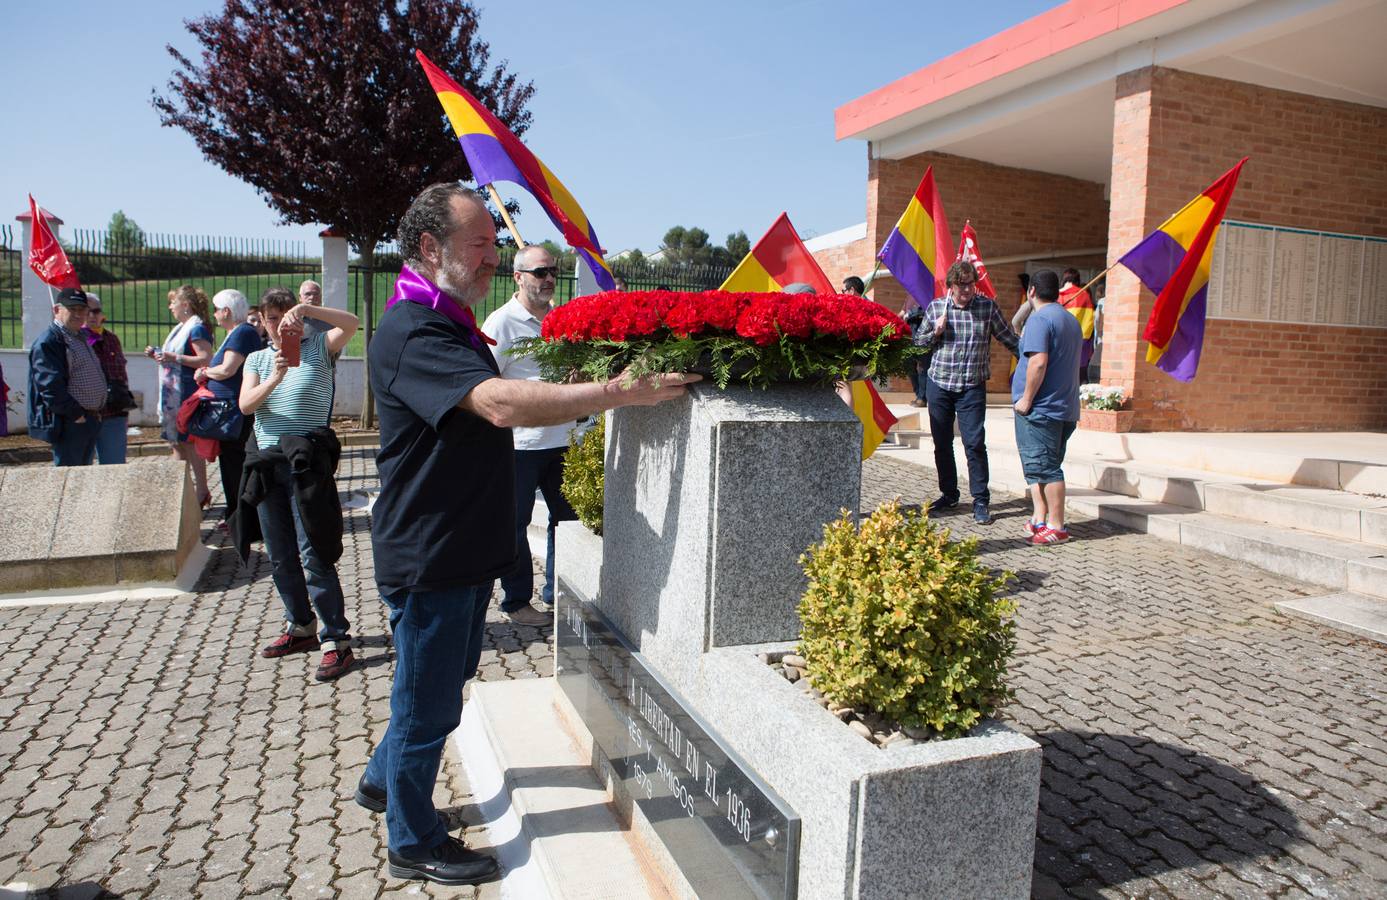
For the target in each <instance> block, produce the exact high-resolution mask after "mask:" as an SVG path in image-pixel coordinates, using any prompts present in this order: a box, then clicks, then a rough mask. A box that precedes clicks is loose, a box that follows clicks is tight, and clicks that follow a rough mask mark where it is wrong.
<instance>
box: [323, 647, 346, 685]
mask: <svg viewBox="0 0 1387 900" xmlns="http://www.w3.org/2000/svg"><path fill="white" fill-rule="evenodd" d="M354 662H356V660H355V659H353V658H352V648H350V647H348V648H347V649H345V650H329V651H327V652H326V653H324V654H323V661H322V662H320V663H318V671H316V672H314V673H313V677H314V678H316V679H318V680H319V681H333V680H335V679H338V678H341V677H342V676H343V675H346V674H347V673H348V672H350V671H351V668H352V663H354Z"/></svg>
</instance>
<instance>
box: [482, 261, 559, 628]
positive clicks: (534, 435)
mask: <svg viewBox="0 0 1387 900" xmlns="http://www.w3.org/2000/svg"><path fill="white" fill-rule="evenodd" d="M558 277H559V266H558V264H557V263H556V262H555V260H554V256H553V254H551V253H550V252H549V251H548V250H546V249H545V248H544V247H541V246H540V245H538V244H531V245H530V246H528V247H525V248H523V249H521V250H520V251H519V252H517V253H516V254H515V264H514V278H515V293H514V294H512V295H511V298H510V300H508V301H507V302H506V304H505V305H504V306H502V307H501V308H500V309H498V310H496V311H495V312H493V313H492V314H491V315H489V316H487V317H486V321H485V322H484V323H482V333H483V334H485V335H486V336H487V337H489V338H491V339H492V340H494V341H495V342H496V346H495V347H494V348H492V353H493V355H495V357H496V366H497V368H499V369H500V372H501V377H502V378H519V379H523V380H525V381H540V380H541V379H540V374H539V364H538V363H536V362H535V361H534V360H533V359H532V358H530V357H528V356H512V355H511V352H510V350H511V347H513V346H514V345H515V343H516V341H519V340H520V339H522V338H531V337H539V329H540V323H542V322H543V321H544V316H545V315H546V314H547V313H548V312H549V308H550V304H551V303H553V300H554V288H555V286H556V285H557V283H558ZM573 425H574V423H573V422H564V423H563V424H561V425H547V426H543V427H539V428H523V427H515V428H512V429H511V435H512V438H513V440H514V441H515V541H516V548H517V552H518V553H519V556H518V557H517V558H516V562H515V568H514V569H512V570H511V571H510V572H508V573H507V574H505V575H502V576H501V612H503V613H505V614H506V615H507V616H508V617H509V618H510V620H511V621H512V622H514V623H515V624H517V625H532V626H536V627H543V626H545V625H550V624H552V623H553V618H554V613H553V608H554V531H555V529H556V528H557V527H558V523H560V522H566V521H569V520H572V519H576V518H577V517H578V516H577V515H576V514H575V513H574V512H573V507H571V506H569V504H568V501H567V500H565V499H564V496H563V492H562V491H560V490H559V485H560V484H561V483H562V482H563V458H564V453H565V452H566V451H567V450H568V436H569V432H570V431H572V430H573ZM536 489H538V490H539V491H540V493H541V494H543V496H544V505H545V507H547V508H548V510H549V529H548V531H549V533H548V537H547V539H546V542H545V552H544V587H543V589H542V590H541V591H540V599H541V600H542V601H543V602H544V604H545V605H544V611H541V610H539V609H536V608H535V607H533V606H531V605H530V597H531V596H532V595H533V594H534V591H535V574H534V565H533V563H531V561H530V549H529V543H528V539H527V538H526V536H525V533H526V530H527V529H528V528H529V527H530V519H531V518H532V517H533V513H534V506H535V491H536Z"/></svg>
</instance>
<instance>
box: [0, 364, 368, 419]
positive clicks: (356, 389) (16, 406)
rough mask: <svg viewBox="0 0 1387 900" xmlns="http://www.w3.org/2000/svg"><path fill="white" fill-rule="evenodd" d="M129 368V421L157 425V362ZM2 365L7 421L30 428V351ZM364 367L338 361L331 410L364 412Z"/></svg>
mask: <svg viewBox="0 0 1387 900" xmlns="http://www.w3.org/2000/svg"><path fill="white" fill-rule="evenodd" d="M125 359H126V370H127V372H128V373H129V375H130V390H131V391H133V392H134V393H135V397H136V399H138V400H139V401H140V406H139V408H138V409H133V410H131V411H130V424H131V425H139V426H141V427H143V426H150V427H155V426H157V425H158V422H159V408H158V407H159V375H158V371H157V370H158V363H156V362H154V360H152V359H149V358H148V357H146V356H145V355H144V354H142V353H139V354H133V353H127V354H125ZM0 368H3V369H4V370H5V383H6V384H8V385H9V386H10V407H11V408H10V409H9V410H8V411H7V413H8V422H9V427H10V434H17V433H19V432H21V431H27V430H28V428H29V423H28V421H27V415H28V414H27V413H26V412H25V404H26V402H27V400H28V393H29V351H27V350H0ZM364 374H365V367H364V366H363V365H362V360H361V359H360V358H359V357H343V358H342V359H339V360H338V361H337V393H336V396H335V398H334V402H333V407H332V411H333V413H334V414H336V415H339V416H359V415H361V396H362V391H363V389H364V387H365V385H364V382H363V380H362V379H363V376H364Z"/></svg>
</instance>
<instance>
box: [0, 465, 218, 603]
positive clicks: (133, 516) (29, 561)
mask: <svg viewBox="0 0 1387 900" xmlns="http://www.w3.org/2000/svg"><path fill="white" fill-rule="evenodd" d="M200 522H201V512H200V510H199V508H198V505H197V500H196V498H195V494H194V490H193V485H192V479H191V477H190V476H189V474H188V472H187V465H186V464H185V463H183V462H180V461H177V460H171V459H170V460H143V461H141V462H139V463H131V464H126V465H123V466H81V467H70V468H68V467H65V468H50V467H46V466H21V467H7V468H0V594H7V593H20V592H35V591H71V590H75V589H83V588H90V587H98V586H111V585H137V584H159V585H175V584H181V586H183V587H184V588H186V587H188V586H190V585H189V584H188V582H189V581H190V580H193V579H195V578H196V574H197V572H196V571H194V570H200V568H201V562H202V561H203V559H204V557H203V556H202V554H200V553H199V552H198V549H199V548H200V547H201V543H200V542H199V540H198V529H199V524H200ZM180 573H181V575H182V577H181V578H180Z"/></svg>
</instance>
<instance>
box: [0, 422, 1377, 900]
mask: <svg viewBox="0 0 1387 900" xmlns="http://www.w3.org/2000/svg"><path fill="white" fill-rule="evenodd" d="M372 453H373V451H372V450H370V449H368V448H351V449H349V450H348V451H347V452H346V454H345V455H344V458H343V468H342V478H341V482H340V483H341V487H342V489H343V490H346V491H363V490H366V489H368V488H372V487H374V486H375V469H374V465H373V463H372ZM932 485H933V473H931V472H929V471H928V470H925V469H920V468H918V467H915V466H911V465H908V464H905V463H902V462H900V461H896V460H890V459H877V460H872V461H870V462H869V463H868V464H867V465H866V466H865V468H864V480H863V501H864V502H863V505H864V507H869V506H872V505H875V503H877V502H879V501H881V500H883V499H885V498H887V497H889V496H892V495H896V494H899V495H901V496H902V497H903V498H904V499H905V500H906V501H907V502H920V501H922V500H924V499H927V498H928V496H930V494H931V490H930V488H931V487H932ZM994 510H995V511H996V512H997V513H998V514H999V519H998V521H997V522H996V523H995V524H993V525H991V526H988V527H985V528H979V527H977V526H974V525H973V523H972V521H971V518H970V517H968V516H967V515H959V516H954V517H950V518H948V519H946V520H945V523H946V524H948V525H949V526H951V527H954V528H955V530H956V531H957V532H959V533H960V534H967V535H975V536H977V537H978V538H979V539H980V548H981V550H982V552H983V553H984V554H985V556H986V559H987V560H988V562H989V563H990V564H991V565H993V566H995V567H997V568H998V569H1009V570H1011V571H1014V572H1016V573H1017V578H1018V580H1017V589H1016V594H1015V596H1016V599H1017V601H1018V604H1019V606H1020V614H1019V619H1018V621H1019V629H1018V631H1019V638H1020V647H1019V654H1018V657H1017V659H1016V662H1015V664H1014V666H1013V672H1014V675H1013V684H1014V686H1015V689H1016V700H1015V701H1014V702H1013V703H1012V704H1010V705H1009V706H1008V707H1007V709H1006V717H1007V718H1008V719H1009V720H1010V721H1012V722H1013V723H1014V724H1015V725H1016V726H1017V727H1019V728H1021V729H1023V730H1024V731H1026V732H1028V733H1030V734H1033V735H1035V736H1036V738H1037V739H1038V740H1039V741H1040V742H1041V744H1042V745H1043V746H1044V750H1045V770H1044V771H1045V774H1044V785H1043V788H1042V793H1041V809H1040V818H1039V825H1038V838H1039V841H1038V845H1037V853H1036V873H1035V893H1036V895H1037V896H1041V897H1048V896H1057V895H1064V894H1070V895H1077V896H1094V895H1102V896H1136V897H1148V896H1150V897H1165V896H1178V897H1196V896H1210V897H1213V896H1268V895H1289V896H1296V895H1307V894H1309V895H1314V896H1321V897H1362V896H1374V895H1376V896H1381V895H1383V894H1387V736H1384V731H1387V728H1384V723H1387V648H1384V647H1382V646H1380V645H1376V644H1372V643H1370V642H1367V641H1359V640H1355V639H1352V638H1349V637H1345V636H1342V635H1339V634H1337V633H1335V632H1332V631H1329V630H1326V629H1322V628H1318V627H1316V626H1312V625H1309V624H1305V623H1302V622H1299V621H1297V620H1290V619H1284V618H1281V617H1278V616H1277V615H1275V614H1274V613H1273V612H1272V610H1271V607H1270V604H1271V601H1272V600H1274V599H1276V598H1279V597H1283V596H1288V595H1293V594H1297V593H1303V592H1307V591H1308V590H1310V589H1309V588H1307V587H1305V586H1303V585H1298V584H1295V583H1293V582H1288V581H1286V580H1285V579H1280V578H1276V577H1274V576H1270V575H1267V574H1266V573H1263V572H1261V571H1259V570H1256V569H1253V568H1250V567H1248V566H1245V565H1241V564H1238V563H1233V562H1229V561H1227V560H1224V559H1221V558H1219V557H1214V556H1209V555H1206V554H1202V553H1198V552H1195V551H1191V550H1188V549H1186V548H1182V547H1179V546H1177V545H1173V544H1168V543H1165V542H1162V541H1159V540H1157V539H1155V538H1150V537H1148V536H1145V535H1137V534H1131V533H1126V532H1123V531H1121V530H1120V529H1117V528H1115V527H1113V526H1110V525H1108V524H1107V523H1103V522H1096V521H1089V522H1081V523H1078V524H1077V525H1076V527H1075V529H1074V530H1075V533H1076V535H1077V536H1078V537H1079V538H1080V540H1077V541H1075V542H1074V543H1072V544H1069V545H1067V546H1063V547H1054V548H1047V549H1035V548H1029V547H1025V546H1023V545H1022V543H1021V541H1020V540H1019V538H1018V537H1017V535H1018V534H1019V530H1020V525H1021V522H1022V521H1023V516H1024V514H1025V513H1024V508H1023V506H1022V504H1021V502H1020V501H1018V500H1007V501H1005V502H1003V498H999V502H998V503H997V505H996V506H995V507H994ZM211 525H212V521H211V520H210V518H209V520H208V522H207V523H206V526H207V533H208V535H209V540H211V541H212V542H214V543H215V544H217V550H216V551H215V554H214V558H213V561H212V563H211V565H209V567H208V570H207V572H206V574H205V575H204V577H203V579H202V582H201V583H200V584H199V590H198V592H197V593H196V594H195V595H190V596H184V597H181V598H178V599H173V600H149V601H142V602H129V601H127V602H116V603H102V604H68V605H52V606H29V607H21V608H8V609H0V724H2V725H3V728H2V729H0V889H3V888H5V887H6V886H9V887H10V889H11V890H15V889H18V888H19V885H21V884H22V885H27V886H33V887H37V888H50V887H52V888H57V890H56V891H54V895H55V896H60V897H95V896H101V895H103V893H104V894H105V895H111V894H114V895H119V896H123V897H190V896H198V897H209V898H219V897H227V898H242V897H276V898H277V897H345V898H374V897H392V896H406V895H409V896H421V895H422V896H432V897H478V896H480V897H496V896H498V895H499V891H498V889H497V887H496V886H495V885H489V886H484V887H482V888H480V889H476V888H465V889H445V888H439V887H437V886H432V885H430V886H425V885H421V884H418V883H405V882H400V881H397V880H394V879H390V878H389V877H388V876H387V874H386V871H385V866H384V837H385V828H384V823H383V821H381V820H380V818H379V817H376V816H372V815H371V814H369V813H367V812H365V811H364V810H362V809H360V808H358V807H357V806H356V805H355V804H353V803H352V802H350V799H349V798H350V795H351V791H352V788H353V787H354V786H355V783H356V779H357V778H358V776H359V775H360V772H361V770H362V767H363V766H364V764H365V760H366V758H367V754H368V753H369V751H370V748H371V747H372V746H373V745H374V742H375V740H376V739H377V738H378V737H379V736H380V733H381V731H382V730H383V729H384V727H385V722H386V719H387V717H388V695H389V689H390V673H391V662H392V656H391V651H390V648H389V645H388V642H387V640H386V622H385V616H384V613H383V607H382V605H381V604H380V603H379V601H378V600H377V598H376V595H375V593H374V590H373V577H374V576H373V567H372V562H371V555H370V541H369V533H368V528H369V525H368V518H367V516H366V514H365V511H364V510H362V509H354V510H349V515H348V517H347V527H348V533H347V535H346V540H345V543H346V554H345V556H344V558H343V560H342V563H341V565H340V572H341V576H342V580H343V585H344V588H345V589H346V592H347V595H348V613H349V616H350V618H351V621H352V623H353V634H354V636H355V637H356V640H357V644H358V646H357V650H356V652H357V654H358V656H359V657H360V658H361V659H362V661H363V662H362V665H361V666H360V667H359V668H358V669H357V670H356V671H354V672H352V673H350V674H349V675H348V676H346V677H345V678H343V679H342V680H340V681H338V682H337V683H335V684H332V685H320V684H317V683H316V682H314V681H313V679H312V669H313V666H314V665H315V664H316V655H312V656H302V657H291V658H288V659H283V660H264V659H261V658H260V657H259V656H258V655H257V650H258V648H259V647H260V646H261V645H262V644H264V643H266V642H268V641H269V640H270V639H272V638H273V636H274V635H275V633H276V632H277V631H278V629H279V627H280V615H281V614H280V605H279V602H278V599H277V598H276V596H275V594H274V590H273V587H272V585H271V584H270V580H269V577H268V571H267V566H266V565H265V562H264V560H263V558H262V559H259V560H258V561H256V565H255V567H254V569H253V570H252V571H243V570H241V569H240V567H239V565H238V562H237V560H236V559H235V557H234V552H233V551H232V550H230V548H228V547H226V546H225V539H224V536H222V535H221V533H219V532H213V531H212V530H211ZM548 638H549V635H548V630H547V629H543V630H541V629H533V628H517V627H512V626H510V625H509V624H508V623H506V622H505V621H504V620H503V618H502V617H501V616H500V615H499V613H498V612H496V610H495V608H494V606H493V611H492V615H491V616H490V617H489V619H488V631H487V645H486V650H485V652H484V654H483V656H482V665H481V678H482V679H483V680H499V679H506V678H534V677H540V676H544V675H548V674H551V672H552V662H551V658H550V656H549V647H548ZM444 775H445V777H444V778H443V779H441V780H440V785H439V789H438V792H437V794H436V797H435V800H436V802H437V804H438V806H439V808H440V809H443V810H445V811H446V813H447V815H448V816H449V817H450V818H451V819H452V820H453V821H454V822H455V823H456V824H457V825H458V827H459V828H461V829H463V830H465V831H467V832H468V833H469V840H471V841H472V842H474V843H480V842H481V841H482V840H483V836H482V834H481V833H480V831H479V829H478V828H477V822H478V816H477V813H476V810H475V808H474V806H473V804H472V798H471V796H470V795H469V793H468V789H467V786H466V784H465V782H464V779H463V778H462V777H461V773H460V772H459V771H458V767H457V766H456V765H454V764H453V763H451V762H448V763H446V764H445V771H444ZM922 814H924V815H927V814H928V812H927V811H922ZM3 896H5V894H4V891H3V890H0V897H3Z"/></svg>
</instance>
